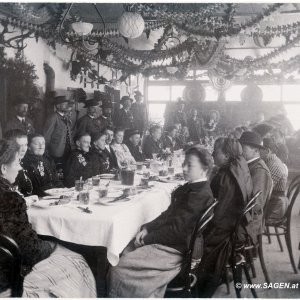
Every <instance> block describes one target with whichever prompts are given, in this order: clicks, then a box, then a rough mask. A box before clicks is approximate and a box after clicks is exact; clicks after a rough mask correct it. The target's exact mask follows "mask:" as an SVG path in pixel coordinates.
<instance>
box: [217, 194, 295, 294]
mask: <svg viewBox="0 0 300 300" xmlns="http://www.w3.org/2000/svg"><path fill="white" fill-rule="evenodd" d="M299 212H300V197H299V198H298V199H297V200H296V203H295V205H294V208H293V218H292V230H293V232H292V241H293V254H294V258H295V262H296V265H297V266H298V263H299V257H300V251H299V250H298V247H299V242H300V214H299ZM281 240H282V244H283V247H284V252H280V248H279V245H278V242H277V239H276V237H272V243H271V244H268V241H267V238H266V237H264V240H263V250H264V257H265V262H266V267H267V270H268V273H269V276H270V280H271V282H272V283H280V282H287V283H288V282H290V283H291V284H294V283H295V284H298V288H296V289H286V288H282V289H279V288H278V289H276V288H272V289H263V288H262V289H256V292H257V295H258V297H259V298H298V299H299V298H300V270H299V269H298V274H294V271H293V269H292V266H291V263H290V260H289V256H288V252H287V248H286V244H285V240H284V237H282V238H281ZM255 269H256V273H257V278H254V279H253V282H254V283H264V277H263V274H262V270H261V266H260V262H259V259H256V260H255ZM243 282H246V280H245V279H244V278H243ZM291 284H290V286H291ZM242 297H246V298H252V295H251V292H250V290H243V291H242ZM214 298H236V295H235V291H234V287H233V283H231V284H230V295H228V294H227V291H226V286H225V285H221V286H220V287H219V288H218V290H217V291H216V293H215V295H214Z"/></svg>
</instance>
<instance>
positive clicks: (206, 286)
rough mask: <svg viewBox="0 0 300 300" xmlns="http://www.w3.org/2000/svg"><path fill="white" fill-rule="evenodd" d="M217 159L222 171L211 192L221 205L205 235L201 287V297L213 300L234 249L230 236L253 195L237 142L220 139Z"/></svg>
mask: <svg viewBox="0 0 300 300" xmlns="http://www.w3.org/2000/svg"><path fill="white" fill-rule="evenodd" d="M213 157H214V161H215V165H216V166H217V167H218V171H217V173H216V175H215V176H213V178H212V181H211V189H212V192H213V195H214V197H215V198H216V199H217V200H218V204H217V206H216V208H215V211H214V218H213V219H212V222H211V223H210V224H209V225H208V228H207V230H206V231H205V233H204V241H205V242H204V254H203V257H202V261H201V264H200V266H199V269H198V270H199V274H198V277H199V278H198V279H199V282H198V288H199V291H200V293H201V297H207V298H208V297H212V295H213V293H214V291H215V290H216V288H217V286H218V284H219V282H220V279H221V276H222V272H223V271H224V267H225V263H226V260H227V257H228V251H229V249H230V237H231V234H232V232H233V230H234V228H235V224H236V221H237V219H238V217H239V216H240V214H241V212H242V210H243V208H244V207H245V205H246V203H247V202H248V201H249V200H250V198H251V196H252V192H253V184H252V179H251V174H250V171H249V168H248V165H247V162H246V160H245V159H244V158H243V156H242V146H241V145H240V143H239V142H238V140H236V139H231V138H218V139H217V140H216V141H215V144H214V152H213Z"/></svg>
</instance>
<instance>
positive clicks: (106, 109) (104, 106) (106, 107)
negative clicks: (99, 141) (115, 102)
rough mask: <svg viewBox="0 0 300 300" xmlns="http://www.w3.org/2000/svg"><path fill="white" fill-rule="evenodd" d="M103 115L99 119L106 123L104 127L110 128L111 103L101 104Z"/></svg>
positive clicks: (111, 123)
mask: <svg viewBox="0 0 300 300" xmlns="http://www.w3.org/2000/svg"><path fill="white" fill-rule="evenodd" d="M102 109H103V115H102V116H101V118H102V119H103V120H104V121H103V122H104V123H107V125H106V126H105V128H106V127H111V126H112V125H113V122H112V104H111V102H104V103H103V104H102Z"/></svg>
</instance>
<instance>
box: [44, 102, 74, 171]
mask: <svg viewBox="0 0 300 300" xmlns="http://www.w3.org/2000/svg"><path fill="white" fill-rule="evenodd" d="M54 106H55V108H56V112H54V113H53V114H52V115H51V116H50V118H49V119H48V120H47V121H46V124H45V128H44V137H45V140H46V148H47V149H48V151H49V154H50V155H51V156H52V157H53V159H54V161H55V163H56V167H58V168H62V164H63V163H64V162H65V160H66V158H67V157H68V156H69V154H70V152H71V150H72V147H73V142H72V132H71V121H70V120H69V118H68V117H67V115H66V113H67V112H68V106H69V101H68V100H67V99H66V97H65V96H57V97H55V98H54Z"/></svg>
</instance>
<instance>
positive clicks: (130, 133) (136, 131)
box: [126, 129, 141, 139]
mask: <svg viewBox="0 0 300 300" xmlns="http://www.w3.org/2000/svg"><path fill="white" fill-rule="evenodd" d="M135 134H141V132H140V131H138V130H137V129H129V130H126V136H127V138H128V139H129V138H130V137H131V136H133V135H135Z"/></svg>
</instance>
